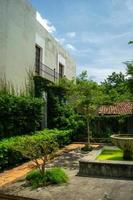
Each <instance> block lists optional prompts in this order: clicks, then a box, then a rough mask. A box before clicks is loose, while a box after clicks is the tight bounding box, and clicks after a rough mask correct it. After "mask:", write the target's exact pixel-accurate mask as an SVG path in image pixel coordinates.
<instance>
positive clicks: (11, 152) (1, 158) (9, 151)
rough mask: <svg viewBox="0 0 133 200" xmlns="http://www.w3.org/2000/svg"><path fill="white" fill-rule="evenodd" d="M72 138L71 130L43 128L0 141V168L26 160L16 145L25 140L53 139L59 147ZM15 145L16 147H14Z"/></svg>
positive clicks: (21, 144)
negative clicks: (32, 132)
mask: <svg viewBox="0 0 133 200" xmlns="http://www.w3.org/2000/svg"><path fill="white" fill-rule="evenodd" d="M72 138H73V131H72V130H58V129H53V130H46V129H45V130H43V131H37V132H36V133H35V134H34V135H24V136H15V137H11V138H7V139H3V140H1V141H0V170H3V169H6V168H9V167H13V166H16V165H18V164H20V163H22V162H24V161H26V160H28V157H26V156H24V155H22V153H21V152H20V151H19V148H18V146H20V147H21V146H25V144H27V141H30V140H32V141H34V143H35V144H37V143H38V142H39V141H42V140H49V141H50V140H51V141H52V140H55V142H57V144H58V145H59V147H62V146H63V145H65V144H69V143H70V142H71V141H72ZM16 146H17V148H16Z"/></svg>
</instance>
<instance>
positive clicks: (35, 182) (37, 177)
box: [26, 167, 69, 189]
mask: <svg viewBox="0 0 133 200" xmlns="http://www.w3.org/2000/svg"><path fill="white" fill-rule="evenodd" d="M26 180H27V182H28V184H29V185H30V186H31V187H32V188H33V189H35V188H38V187H42V186H46V185H50V184H62V183H67V182H68V180H69V178H68V176H67V174H66V172H65V171H64V170H63V169H62V168H59V167H54V168H51V169H48V170H46V172H45V174H44V175H42V174H41V173H40V171H39V170H33V171H31V172H29V173H28V174H27V176H26Z"/></svg>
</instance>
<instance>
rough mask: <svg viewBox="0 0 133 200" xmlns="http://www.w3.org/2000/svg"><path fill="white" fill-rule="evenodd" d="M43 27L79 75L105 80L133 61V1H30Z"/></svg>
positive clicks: (99, 80) (123, 69) (124, 68)
mask: <svg viewBox="0 0 133 200" xmlns="http://www.w3.org/2000/svg"><path fill="white" fill-rule="evenodd" d="M29 1H30V2H31V4H32V5H33V7H35V8H36V9H37V10H38V12H39V13H40V14H39V13H38V18H41V19H42V18H43V20H42V23H43V25H44V27H45V28H46V29H47V30H48V31H49V32H50V33H51V34H52V35H53V36H54V37H55V38H56V40H58V41H59V42H60V44H61V45H62V46H63V47H64V48H65V49H66V50H67V51H68V52H69V53H70V55H71V56H72V57H73V58H74V60H75V61H76V64H77V75H79V74H80V73H81V72H82V71H83V70H87V72H88V76H89V79H92V80H94V81H97V82H101V81H103V80H104V79H105V78H107V76H108V75H111V73H112V72H114V71H115V72H117V73H119V72H120V71H121V72H123V73H126V66H125V64H123V62H125V61H131V60H133V45H128V41H130V40H133V0H29Z"/></svg>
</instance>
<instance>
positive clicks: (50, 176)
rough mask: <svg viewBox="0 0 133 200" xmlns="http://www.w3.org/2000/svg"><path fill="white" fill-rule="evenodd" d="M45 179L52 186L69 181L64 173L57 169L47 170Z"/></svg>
mask: <svg viewBox="0 0 133 200" xmlns="http://www.w3.org/2000/svg"><path fill="white" fill-rule="evenodd" d="M46 177H47V181H48V182H50V183H52V184H61V183H67V182H68V179H69V178H68V176H67V174H66V173H65V171H64V170H63V169H61V168H59V167H55V168H52V169H50V170H47V171H46Z"/></svg>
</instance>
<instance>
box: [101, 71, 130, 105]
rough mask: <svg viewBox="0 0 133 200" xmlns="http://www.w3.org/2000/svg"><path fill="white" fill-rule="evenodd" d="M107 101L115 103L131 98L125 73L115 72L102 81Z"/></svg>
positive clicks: (105, 100)
mask: <svg viewBox="0 0 133 200" xmlns="http://www.w3.org/2000/svg"><path fill="white" fill-rule="evenodd" d="M101 88H102V90H103V93H104V102H105V103H109V104H110V103H114V102H117V101H124V100H128V99H130V96H131V94H130V91H129V88H128V81H127V78H126V76H125V75H124V74H122V73H121V72H120V73H116V72H113V73H112V74H111V75H109V76H108V77H107V79H105V80H104V82H102V83H101Z"/></svg>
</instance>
